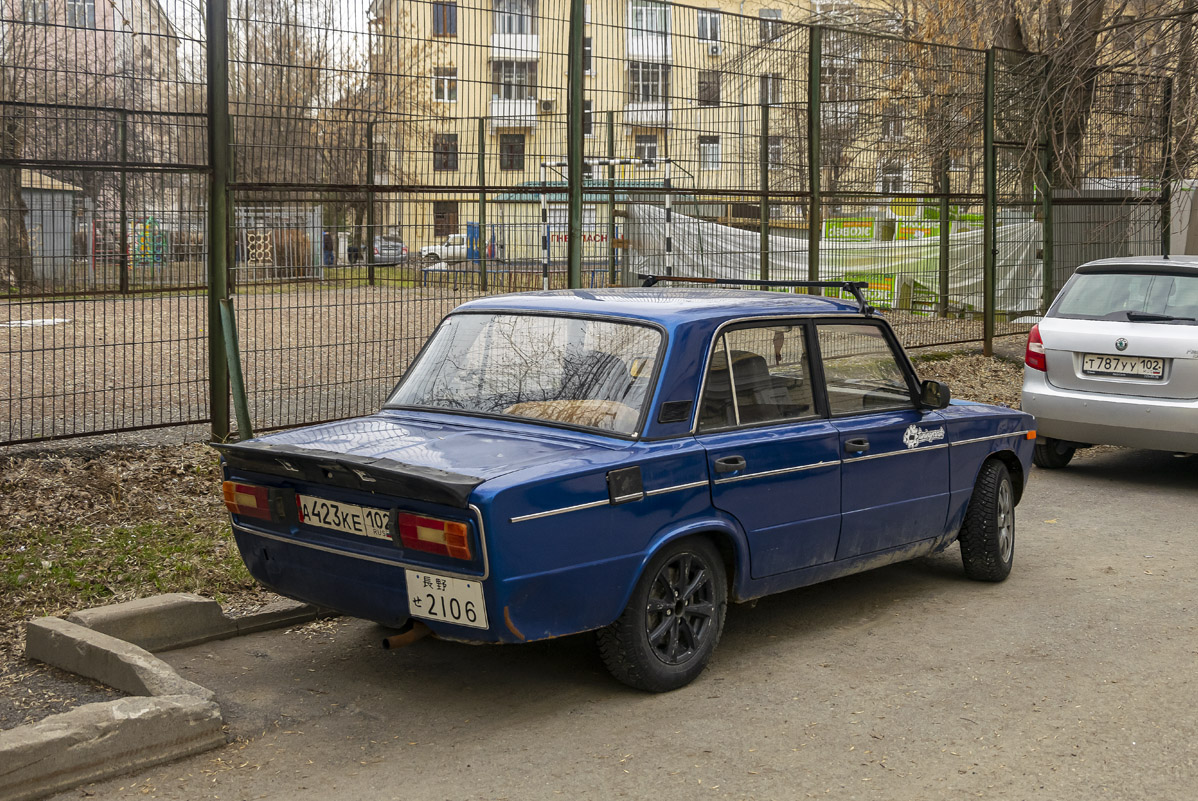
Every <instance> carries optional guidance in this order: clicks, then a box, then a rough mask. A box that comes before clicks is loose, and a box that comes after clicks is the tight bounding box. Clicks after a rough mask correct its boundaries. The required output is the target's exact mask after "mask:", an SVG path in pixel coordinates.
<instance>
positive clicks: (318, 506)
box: [296, 495, 393, 542]
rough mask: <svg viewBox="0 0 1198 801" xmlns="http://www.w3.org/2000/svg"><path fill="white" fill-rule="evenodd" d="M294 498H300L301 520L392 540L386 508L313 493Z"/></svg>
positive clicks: (361, 535)
mask: <svg viewBox="0 0 1198 801" xmlns="http://www.w3.org/2000/svg"><path fill="white" fill-rule="evenodd" d="M296 497H297V498H299V509H300V522H301V523H307V524H308V525H309V526H319V527H321V528H331V529H333V530H334V531H344V532H345V533H346V534H357V535H358V536H359V537H374V538H375V539H379V540H387V541H388V542H391V541H392V540H393V538H392V536H391V530H390V526H389V525H388V524H389V522H390V518H391V515H390V513H388V512H387V510H386V509H374V508H372V507H370V506H355V505H353V504H350V503H340V502H338V501H330V500H326V499H324V498H316V497H314V496H312V495H297V496H296Z"/></svg>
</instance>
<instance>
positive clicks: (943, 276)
mask: <svg viewBox="0 0 1198 801" xmlns="http://www.w3.org/2000/svg"><path fill="white" fill-rule="evenodd" d="M950 188H951V187H950V186H949V183H948V154H947V153H942V154H941V155H940V192H941V195H940V252H939V254H938V263H939V267H940V270H939V275H938V276H937V279H938V280H937V283H938V284H939V285H940V286H939V287H938V290H939V291H938V292H937V295H938V297H937V299H936V314H938V315H939V316H940V317H947V316H948V259H949V246H948V245H949V238H948V237H949V234H950V233H952V227H953V224H952V221H951V220H949V205H948V195H949V191H950Z"/></svg>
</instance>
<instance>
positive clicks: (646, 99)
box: [628, 61, 670, 103]
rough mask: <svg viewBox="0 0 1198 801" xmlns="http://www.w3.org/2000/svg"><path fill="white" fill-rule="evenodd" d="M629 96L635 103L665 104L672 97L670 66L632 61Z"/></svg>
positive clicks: (629, 70)
mask: <svg viewBox="0 0 1198 801" xmlns="http://www.w3.org/2000/svg"><path fill="white" fill-rule="evenodd" d="M628 94H629V100H630V101H631V102H633V103H664V102H665V99H666V98H667V97H669V96H670V65H669V64H657V63H654V62H649V61H630V62H629V63H628Z"/></svg>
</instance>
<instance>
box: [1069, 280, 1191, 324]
mask: <svg viewBox="0 0 1198 801" xmlns="http://www.w3.org/2000/svg"><path fill="white" fill-rule="evenodd" d="M1127 312H1132V313H1133V315H1132V317H1133V318H1134V316H1135V313H1139V314H1144V315H1160V316H1162V317H1175V318H1186V317H1189V318H1198V275H1194V276H1188V275H1158V274H1155V273H1144V272H1132V273H1079V274H1077V275H1075V276H1074V277H1073V280H1071V281H1070V282H1069V284H1068V285H1067V286H1066V287H1065V290H1064V291H1063V292H1062V294H1061V298H1060V299H1059V300H1058V301H1057V304H1056V308H1055V309H1054V316H1057V317H1070V318H1076V319H1083V320H1103V319H1110V320H1127V319H1129V317H1128V315H1127Z"/></svg>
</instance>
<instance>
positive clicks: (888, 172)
mask: <svg viewBox="0 0 1198 801" xmlns="http://www.w3.org/2000/svg"><path fill="white" fill-rule="evenodd" d="M878 191H879V192H881V193H882V194H883V195H897V194H898V193H899V192H902V191H904V188H903V165H902V164H900V163H898V162H897V161H888V162H886V163H885V164H883V165H882V169H881V171H880V175H879V179H878Z"/></svg>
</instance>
